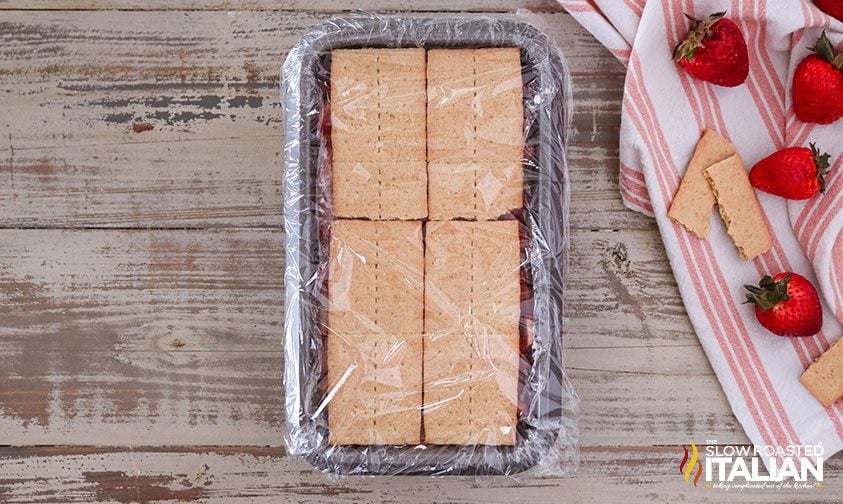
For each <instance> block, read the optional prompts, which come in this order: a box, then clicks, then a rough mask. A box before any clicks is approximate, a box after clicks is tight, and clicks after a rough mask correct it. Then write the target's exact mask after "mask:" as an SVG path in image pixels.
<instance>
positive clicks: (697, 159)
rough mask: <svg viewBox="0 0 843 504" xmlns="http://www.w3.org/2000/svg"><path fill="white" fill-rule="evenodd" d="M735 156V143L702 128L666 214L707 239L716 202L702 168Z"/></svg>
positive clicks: (698, 235)
mask: <svg viewBox="0 0 843 504" xmlns="http://www.w3.org/2000/svg"><path fill="white" fill-rule="evenodd" d="M733 155H735V146H734V145H732V144H731V143H730V142H729V141H728V140H726V139H725V138H723V137H722V136H720V135H719V134H718V133H717V132H716V131H713V130H710V129H706V130H705V131H703V135H702V138H700V141H699V142H698V143H697V147H696V149H695V150H694V155H693V156H692V157H691V161H690V162H689V163H688V168H687V169H686V170H685V175H683V176H682V182H681V183H680V184H679V190H678V191H677V192H676V195H675V196H674V197H673V201H672V202H671V203H670V210H669V211H668V212H667V216H668V217H670V219H671V220H673V221H674V222H677V223H678V224H681V225H683V226H685V228H686V229H687V230H688V231H690V232H692V233H694V234H695V235H697V237H699V238H702V239H704V240H707V239H708V237H709V235H710V234H711V209H712V208H713V207H714V202H715V201H714V193H712V192H711V186H709V184H708V181H707V180H706V179H705V176H704V175H703V170H705V169H706V168H708V167H709V166H711V165H713V164H715V163H718V162H720V161H723V160H724V159H726V158H728V157H729V156H733Z"/></svg>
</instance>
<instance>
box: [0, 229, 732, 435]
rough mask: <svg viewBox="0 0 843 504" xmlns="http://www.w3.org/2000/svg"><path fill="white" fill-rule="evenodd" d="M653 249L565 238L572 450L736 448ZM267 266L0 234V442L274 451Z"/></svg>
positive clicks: (219, 255)
mask: <svg viewBox="0 0 843 504" xmlns="http://www.w3.org/2000/svg"><path fill="white" fill-rule="evenodd" d="M660 251H661V243H660V241H659V239H658V237H657V236H655V235H654V234H653V233H651V232H648V231H643V230H629V231H617V232H609V231H606V232H595V231H589V230H576V231H574V233H573V235H572V248H571V269H570V281H569V287H570V290H569V292H568V308H569V313H570V325H569V330H568V339H567V345H568V347H569V350H570V351H569V356H568V361H567V362H568V366H569V369H570V371H571V374H572V376H573V379H574V383H575V385H576V387H577V389H578V391H579V393H580V395H581V397H582V415H583V417H582V420H583V442H585V443H588V444H591V443H594V444H624V445H627V444H632V445H639V444H655V443H658V444H663V443H683V442H687V440H688V439H689V438H696V439H699V438H703V437H705V436H718V438H719V439H722V440H724V441H725V440H729V441H731V442H743V441H745V438H744V437H743V434H742V432H741V429H740V426H738V425H737V424H736V423H735V421H734V418H733V417H732V415H731V414H730V413H729V410H728V407H727V405H726V403H725V400H724V398H723V395H722V392H721V391H720V388H719V385H718V384H717V382H716V379H715V378H714V376H713V375H712V372H711V370H710V368H709V366H708V364H707V363H706V361H705V357H704V355H703V354H702V352H701V350H700V348H699V346H698V344H697V342H696V336H695V335H694V334H693V332H692V330H691V329H690V327H689V326H688V323H687V321H686V319H685V317H684V315H683V308H682V305H681V302H680V301H679V300H678V298H676V297H670V298H663V297H662V296H663V293H664V291H665V290H666V289H668V288H670V287H671V286H672V285H673V278H672V275H671V273H670V270H669V267H668V265H667V262H666V261H664V260H663V258H661V257H660V254H661V252H660ZM282 253H283V239H282V234H281V231H280V230H269V229H267V230H248V229H230V230H213V231H209V230H41V229H36V230H0V265H3V266H0V305H2V306H4V313H3V315H2V320H3V324H0V383H3V387H0V409H1V410H2V411H3V412H4V414H3V415H2V416H0V444H32V443H37V444H62V443H77V444H86V443H89V442H91V440H92V439H96V442H97V444H111V445H114V444H117V445H120V444H147V445H153V444H174V443H183V442H184V440H185V439H189V440H190V441H191V442H192V443H197V444H260V445H263V444H270V445H277V444H279V443H281V424H282V419H283V416H282V411H281V410H282V398H281V370H282V359H283V358H282V354H281V349H282V341H281V340H282V334H281V327H282V324H281V321H282V313H283V290H282V285H281V279H282V273H283V257H282ZM607 313H612V314H613V315H612V317H607V316H606V314H607ZM645 314H646V315H645ZM607 349H614V350H612V352H611V358H608V354H607ZM691 384H693V386H691ZM701 412H705V413H701Z"/></svg>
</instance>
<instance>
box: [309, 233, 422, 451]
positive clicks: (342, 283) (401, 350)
mask: <svg viewBox="0 0 843 504" xmlns="http://www.w3.org/2000/svg"><path fill="white" fill-rule="evenodd" d="M423 271H424V250H423V245H422V224H421V222H400V221H390V222H385V221H384V222H379V221H354V220H338V221H334V222H333V223H332V225H331V240H330V259H329V264H328V317H327V325H328V327H327V329H328V330H327V335H326V341H327V344H326V346H327V353H328V362H327V366H328V393H327V396H326V399H325V401H326V404H327V411H328V429H329V442H330V443H331V444H335V445H341V444H417V443H419V442H420V426H421V401H422V347H423V343H422V339H423V336H422V332H423V324H424V305H423V296H424V294H423V289H424V284H423V282H424V281H423V275H424V273H423Z"/></svg>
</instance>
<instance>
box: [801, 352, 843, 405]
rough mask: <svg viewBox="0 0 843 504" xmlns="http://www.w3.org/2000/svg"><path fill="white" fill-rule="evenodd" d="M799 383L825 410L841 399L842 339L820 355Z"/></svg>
mask: <svg viewBox="0 0 843 504" xmlns="http://www.w3.org/2000/svg"><path fill="white" fill-rule="evenodd" d="M800 381H801V382H802V384H803V385H805V387H806V388H807V389H808V390H809V391H810V392H811V393H812V394H814V397H816V398H817V399H818V400H819V401H820V402H821V403H822V405H823V406H825V407H826V408H828V407H829V406H831V405H832V404H834V403H835V402H836V401H837V400H838V399H840V398H841V397H843V338H840V339H838V340H837V341H836V342H835V343H834V344H833V345H832V346H831V348H829V349H828V350H826V351H825V353H823V354H822V355H820V358H819V359H817V361H816V362H814V363H813V364H811V366H810V367H809V368H808V369H807V370H806V371H805V372H804V373H803V374H802V378H801V380H800Z"/></svg>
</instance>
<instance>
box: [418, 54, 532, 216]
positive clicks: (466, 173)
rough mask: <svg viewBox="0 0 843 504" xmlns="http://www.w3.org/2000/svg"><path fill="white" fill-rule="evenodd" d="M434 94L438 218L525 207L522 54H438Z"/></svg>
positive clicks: (431, 137) (433, 187) (433, 196)
mask: <svg viewBox="0 0 843 504" xmlns="http://www.w3.org/2000/svg"><path fill="white" fill-rule="evenodd" d="M427 92H428V96H427V128H428V131H427V155H428V162H429V168H428V172H429V177H430V184H429V187H430V189H429V192H430V194H429V199H430V202H429V208H430V213H431V218H432V219H436V220H447V219H450V218H476V219H493V218H497V217H499V216H500V215H503V214H505V213H507V212H509V211H511V210H513V209H515V208H519V207H521V206H522V205H523V196H522V191H523V168H522V159H523V156H524V154H523V139H524V111H523V96H522V81H521V59H520V50H519V49H517V48H501V49H432V50H430V51H428V59H427ZM455 187H456V188H458V189H457V190H454V189H453V188H455ZM458 193H461V194H458ZM455 195H456V196H457V198H456V199H454V196H455ZM469 196H470V197H469Z"/></svg>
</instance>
